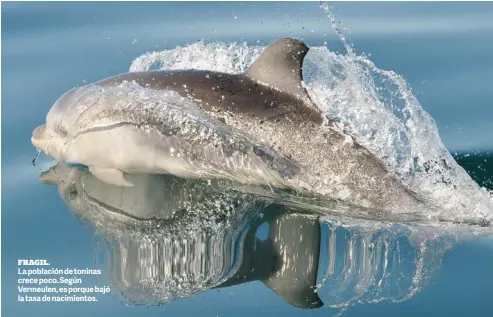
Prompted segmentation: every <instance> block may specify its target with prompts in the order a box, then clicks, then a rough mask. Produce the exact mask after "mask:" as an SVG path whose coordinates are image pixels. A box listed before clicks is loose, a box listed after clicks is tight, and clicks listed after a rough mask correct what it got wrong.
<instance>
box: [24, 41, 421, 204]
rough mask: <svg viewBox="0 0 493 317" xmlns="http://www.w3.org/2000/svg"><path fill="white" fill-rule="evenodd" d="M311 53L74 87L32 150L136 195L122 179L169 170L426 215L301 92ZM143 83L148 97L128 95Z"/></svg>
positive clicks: (294, 44)
mask: <svg viewBox="0 0 493 317" xmlns="http://www.w3.org/2000/svg"><path fill="white" fill-rule="evenodd" d="M307 52H308V47H307V46H306V45H305V44H304V43H303V42H300V41H298V40H294V39H282V40H278V41H276V42H275V43H273V44H272V45H271V46H269V47H267V48H266V49H265V51H264V52H263V53H262V54H261V55H260V56H259V57H258V59H257V60H256V61H255V62H254V63H253V64H252V65H251V66H250V67H249V69H248V70H247V71H246V72H245V73H243V74H229V73H220V72H213V71H200V70H182V71H151V72H135V73H127V74H122V75H118V76H116V77H111V78H108V79H105V80H103V81H100V82H97V83H95V84H94V85H88V86H85V87H81V88H76V89H73V90H71V91H69V92H67V93H66V94H65V95H63V96H62V97H61V98H60V99H59V100H58V101H57V102H56V103H55V105H54V106H53V107H52V109H51V110H50V112H49V113H48V116H47V123H46V124H45V125H43V126H41V127H39V128H37V129H36V130H35V131H34V133H33V137H32V142H33V144H34V145H35V146H36V147H37V148H38V149H40V150H42V151H44V152H45V153H47V154H48V155H51V156H53V157H55V158H56V159H58V160H62V161H69V162H72V163H79V164H84V165H87V166H88V167H89V169H90V171H91V172H92V173H93V175H95V176H96V177H98V178H99V179H100V180H103V181H105V182H107V183H111V184H116V185H121V186H132V184H131V182H129V181H128V180H127V179H126V178H125V176H124V173H139V172H140V173H142V172H144V173H168V174H172V175H176V176H180V177H185V178H209V179H210V178H226V179H230V180H234V181H238V182H243V183H252V184H265V185H269V186H274V187H279V188H292V189H296V190H304V191H308V192H313V193H315V194H319V195H323V196H325V197H328V198H330V199H334V200H338V201H345V202H349V203H352V204H355V205H359V206H362V207H366V208H371V209H376V210H384V211H392V212H401V211H403V209H402V208H403V207H404V208H405V211H406V212H409V211H410V210H416V209H419V208H422V207H423V204H422V201H421V200H420V198H419V197H418V195H417V194H416V193H415V192H413V191H411V190H409V189H408V188H406V187H405V186H404V185H403V184H401V183H400V182H399V181H397V179H396V178H395V177H394V175H392V172H391V171H389V170H388V169H387V168H386V167H385V166H384V165H383V164H382V163H381V162H380V161H379V160H378V159H377V158H376V157H375V156H373V155H372V154H371V153H370V152H369V151H368V150H367V149H365V148H364V147H362V146H361V145H360V144H358V142H357V141H356V140H354V139H353V138H352V137H351V136H349V135H348V134H346V133H345V132H344V130H343V129H341V128H340V127H339V126H337V125H334V124H333V122H331V121H330V120H327V118H326V117H325V116H324V115H323V113H322V112H321V111H320V109H318V108H317V107H316V106H315V105H314V104H313V103H312V101H311V100H310V97H309V96H308V94H307V93H306V91H305V89H304V88H303V85H302V66H303V60H304V57H305V55H306V53H307ZM135 85H137V86H138V87H141V88H140V91H139V93H138V94H140V96H139V98H129V97H128V96H129V93H128V89H130V90H132V91H136V90H138V89H136V88H135ZM122 88H123V91H125V89H127V92H125V93H122ZM133 96H134V97H135V95H133ZM163 100H164V102H163ZM163 104H164V105H163ZM321 149H324V151H321Z"/></svg>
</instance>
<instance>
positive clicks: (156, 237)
mask: <svg viewBox="0 0 493 317" xmlns="http://www.w3.org/2000/svg"><path fill="white" fill-rule="evenodd" d="M128 177H129V178H131V181H132V183H133V184H135V186H134V187H116V186H113V185H108V184H106V183H103V182H100V181H99V180H97V179H96V178H94V177H93V176H92V175H91V174H90V173H89V172H88V171H87V170H86V169H84V168H79V167H69V166H67V165H65V164H64V163H59V164H58V165H56V166H54V167H52V168H51V169H50V170H49V171H47V172H45V173H43V174H42V175H41V180H42V182H44V183H49V184H57V185H58V189H59V193H60V195H61V197H62V198H63V199H64V200H65V201H66V202H67V203H68V205H69V206H70V208H71V209H72V210H73V212H74V213H75V214H76V215H77V216H78V217H79V218H81V219H83V220H84V221H86V222H88V223H89V224H90V225H91V226H93V227H94V229H95V231H96V232H97V233H98V234H99V235H100V236H101V237H102V241H103V242H104V243H103V245H104V248H103V252H100V254H99V253H98V254H99V255H100V256H98V257H97V259H98V261H99V262H101V265H104V266H105V268H106V269H105V270H104V271H105V272H107V274H108V277H109V280H110V283H111V286H112V290H113V291H114V292H115V293H117V294H119V295H120V296H121V298H122V299H123V300H124V301H125V302H127V303H133V304H146V305H159V304H164V303H167V302H169V301H171V300H174V299H179V298H185V297H189V296H192V295H196V294H199V293H201V292H204V291H206V290H208V289H211V288H224V287H229V286H232V285H238V284H242V283H248V282H250V281H261V282H262V283H263V284H264V285H265V286H266V287H268V288H269V289H271V290H272V291H273V292H275V293H276V294H277V295H278V296H280V297H281V298H282V299H283V300H284V301H285V302H287V303H289V304H291V305H293V306H296V307H299V308H318V307H321V306H322V305H323V303H325V304H326V305H328V306H332V307H347V306H351V305H355V304H361V303H371V302H379V301H382V300H390V301H400V300H406V299H409V298H410V297H412V296H413V295H414V294H415V293H416V292H417V291H419V290H420V289H421V288H422V287H423V286H424V285H425V284H426V282H427V281H428V280H429V279H430V278H431V277H432V275H433V273H434V271H435V270H436V269H438V268H439V265H440V261H441V259H442V256H443V254H444V253H445V252H446V251H447V250H449V249H450V248H451V247H452V246H453V245H454V244H456V243H457V242H458V241H459V240H461V239H462V238H464V236H469V235H471V234H473V233H472V232H470V231H467V232H462V233H458V231H457V230H454V228H450V229H443V228H440V229H438V228H433V227H424V226H419V225H404V224H385V223H382V222H369V221H358V220H350V221H349V220H348V221H346V220H344V219H342V218H337V219H336V218H328V217H327V216H320V215H316V214H313V213H310V212H308V211H306V210H299V209H296V208H293V207H287V206H284V205H281V204H279V203H277V202H273V201H266V200H265V198H263V199H261V198H259V197H258V196H254V195H251V194H245V193H242V192H241V191H237V190H235V189H234V188H228V189H225V188H221V187H220V186H219V185H218V184H217V183H214V184H213V183H210V182H207V181H205V182H203V181H196V180H184V179H179V178H176V177H172V176H166V175H159V176H158V175H137V174H135V175H128ZM262 235H264V237H263V236H262ZM101 254H102V255H101Z"/></svg>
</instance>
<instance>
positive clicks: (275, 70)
mask: <svg viewBox="0 0 493 317" xmlns="http://www.w3.org/2000/svg"><path fill="white" fill-rule="evenodd" d="M307 52H308V47H307V46H306V45H305V44H304V43H303V42H300V41H297V40H294V39H281V40H278V41H276V42H275V43H273V44H271V45H270V46H268V47H267V48H266V49H265V51H264V52H263V53H262V54H261V55H260V56H259V57H258V59H257V60H256V61H255V62H254V63H253V64H252V65H251V66H250V68H249V69H248V70H247V71H246V72H245V73H243V74H228V73H220V72H214V71H204V70H170V71H151V72H134V73H126V74H121V75H118V76H115V77H110V78H107V79H105V80H102V81H100V82H97V83H95V84H96V85H99V86H102V87H107V86H114V85H118V84H121V83H122V82H124V81H128V82H136V83H137V84H139V85H141V86H143V87H148V88H152V89H160V90H163V89H169V90H173V91H176V92H178V93H179V94H180V95H182V96H184V97H191V98H193V99H195V100H197V101H200V102H201V107H202V108H203V109H204V110H207V111H211V110H212V111H228V112H230V113H232V114H243V115H247V116H250V117H256V118H258V119H260V120H276V121H284V120H289V121H291V122H293V123H298V124H299V123H302V122H306V121H309V122H315V123H317V124H321V123H322V121H323V120H322V115H321V112H320V111H319V110H318V109H317V108H316V107H314V106H313V105H312V104H311V102H310V98H309V97H308V94H307V93H306V91H305V89H304V88H303V87H302V84H301V81H302V80H303V78H302V66H303V59H304V57H305V55H306V53H307Z"/></svg>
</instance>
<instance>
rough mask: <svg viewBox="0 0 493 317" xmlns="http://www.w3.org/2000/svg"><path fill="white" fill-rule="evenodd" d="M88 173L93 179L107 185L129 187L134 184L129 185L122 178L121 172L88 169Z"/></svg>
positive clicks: (109, 169)
mask: <svg viewBox="0 0 493 317" xmlns="http://www.w3.org/2000/svg"><path fill="white" fill-rule="evenodd" d="M89 171H90V172H91V174H92V175H94V177H96V178H97V179H99V180H100V181H102V182H105V183H107V184H111V185H116V186H126V187H130V186H133V185H134V184H132V183H130V182H129V181H127V180H126V179H125V177H123V172H122V171H120V170H117V169H113V168H101V167H89Z"/></svg>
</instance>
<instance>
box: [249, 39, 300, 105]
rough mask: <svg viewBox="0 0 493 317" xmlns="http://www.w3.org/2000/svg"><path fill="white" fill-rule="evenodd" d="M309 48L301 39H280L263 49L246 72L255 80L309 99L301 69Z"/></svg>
mask: <svg viewBox="0 0 493 317" xmlns="http://www.w3.org/2000/svg"><path fill="white" fill-rule="evenodd" d="M308 50H309V49H308V47H307V46H306V45H305V43H303V42H301V41H298V40H295V39H281V40H278V41H276V42H275V43H273V44H271V45H270V46H268V47H267V48H266V49H265V50H264V51H263V53H262V54H261V55H260V56H259V57H258V58H257V60H256V61H255V62H254V63H253V64H252V65H251V66H250V68H249V69H248V70H247V71H246V73H245V74H246V75H247V76H248V77H250V78H252V79H253V80H255V81H258V82H260V83H263V84H266V85H268V86H271V87H274V88H277V89H279V90H282V91H285V92H287V93H290V94H292V95H295V96H298V97H299V98H301V99H308V100H309V97H308V94H307V93H306V91H305V89H304V88H303V87H302V85H301V81H302V80H303V75H302V71H301V69H302V66H303V59H304V58H305V56H306V53H308Z"/></svg>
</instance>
